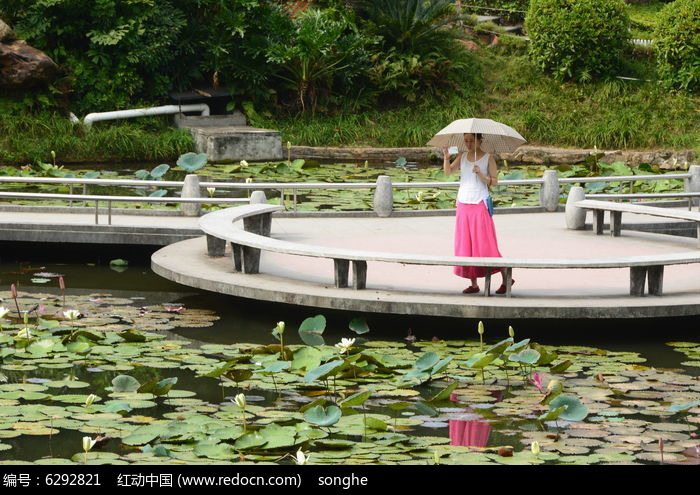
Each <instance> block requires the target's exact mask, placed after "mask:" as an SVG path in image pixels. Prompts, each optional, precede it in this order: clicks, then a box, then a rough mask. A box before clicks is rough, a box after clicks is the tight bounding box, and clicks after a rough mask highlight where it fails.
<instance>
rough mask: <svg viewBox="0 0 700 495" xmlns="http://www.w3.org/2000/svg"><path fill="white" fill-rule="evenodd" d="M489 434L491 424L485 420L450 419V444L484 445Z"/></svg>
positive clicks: (487, 440) (464, 445) (465, 445)
mask: <svg viewBox="0 0 700 495" xmlns="http://www.w3.org/2000/svg"><path fill="white" fill-rule="evenodd" d="M490 435H491V425H490V424H489V423H486V422H485V421H476V420H468V421H463V420H459V419H451V420H450V445H461V446H463V447H486V445H487V444H488V442H489V436H490Z"/></svg>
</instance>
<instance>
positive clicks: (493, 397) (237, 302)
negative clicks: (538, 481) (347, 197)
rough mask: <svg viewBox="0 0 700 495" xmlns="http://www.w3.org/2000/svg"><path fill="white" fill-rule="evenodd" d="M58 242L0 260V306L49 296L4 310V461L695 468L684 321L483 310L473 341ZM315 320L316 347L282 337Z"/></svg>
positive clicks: (697, 391) (697, 411)
mask: <svg viewBox="0 0 700 495" xmlns="http://www.w3.org/2000/svg"><path fill="white" fill-rule="evenodd" d="M66 252H70V253H71V254H70V255H67V254H59V253H58V252H57V251H56V250H52V249H51V248H50V246H29V245H13V249H12V251H11V252H7V251H5V252H3V258H2V262H1V263H0V287H1V288H2V290H0V297H2V298H3V301H2V302H0V305H2V306H5V307H7V308H9V309H12V310H13V312H14V311H15V310H14V304H15V302H14V300H13V299H12V297H11V294H10V291H9V286H10V284H17V286H18V289H19V293H20V295H19V298H18V302H19V305H20V307H21V309H22V310H27V309H29V308H31V307H32V306H33V305H36V304H40V305H43V306H45V307H44V308H41V309H43V315H44V318H42V321H41V323H39V320H36V319H35V318H34V316H35V315H34V314H31V313H30V315H31V318H30V321H29V324H28V325H24V324H22V323H21V322H20V321H18V320H17V319H13V320H7V319H5V320H3V326H4V327H3V328H4V329H3V331H2V332H1V333H0V356H2V359H3V361H2V363H3V364H2V366H1V367H0V373H2V376H0V380H2V377H4V378H5V383H0V462H13V461H16V460H19V461H22V462H30V461H31V462H38V463H57V464H61V463H83V462H84V461H85V453H84V452H83V451H82V448H81V445H82V437H84V436H86V435H89V436H90V437H92V438H95V437H97V436H101V437H110V438H111V439H110V440H107V441H106V444H105V445H104V446H102V447H95V449H94V450H91V451H90V452H89V453H88V456H87V462H89V463H108V464H115V463H116V464H118V463H150V462H153V463H172V462H186V463H221V462H240V461H241V460H245V461H246V462H255V463H258V462H273V463H290V462H292V459H291V457H290V455H293V454H295V453H296V452H297V451H298V450H302V451H303V452H304V453H306V454H307V455H310V456H311V457H310V462H311V463H319V464H337V463H347V464H363V463H381V464H392V463H399V464H403V463H409V464H413V463H415V464H433V463H436V462H438V463H441V464H496V463H498V464H538V463H564V464H597V463H658V462H660V461H661V455H662V454H661V452H660V450H659V439H660V438H661V439H662V440H663V442H664V452H663V455H664V459H663V461H664V462H680V463H695V462H696V461H697V459H698V458H697V456H696V455H695V451H694V450H693V449H694V447H695V446H696V445H698V444H700V439H698V438H697V435H696V434H697V433H698V429H699V428H700V427H699V426H698V425H700V402H697V403H696V401H700V380H698V376H699V375H700V344H698V340H699V339H698V333H697V331H698V319H697V318H681V319H666V320H650V321H639V320H635V321H628V320H622V319H620V320H615V321H612V320H610V321H583V320H582V321H518V322H507V321H499V320H493V321H486V322H484V323H485V332H484V339H485V344H484V345H483V347H482V345H481V344H480V342H479V334H478V333H477V326H478V322H477V321H473V320H456V319H445V318H442V319H435V318H415V317H397V316H387V315H370V314H366V315H360V314H347V313H343V312H336V311H329V310H323V309H318V310H317V309H314V308H298V307H292V306H284V305H269V304H263V303H256V302H251V301H248V300H243V299H237V298H231V297H227V296H222V295H218V294H213V293H209V292H204V291H198V290H193V289H190V288H187V287H183V286H180V285H178V284H174V283H172V282H169V281H166V280H164V279H161V278H160V277H158V276H156V275H154V274H153V273H152V272H151V271H150V269H149V268H148V257H149V252H148V251H147V250H144V249H125V248H123V247H115V248H110V247H105V248H104V249H101V250H100V254H95V250H94V249H82V250H81V249H79V248H78V247H76V248H75V249H70V250H63V251H62V253H66ZM19 253H21V254H19ZM116 258H122V259H128V261H129V265H128V268H127V269H125V270H124V267H117V266H112V267H111V268H110V265H109V261H110V260H112V259H116ZM58 274H61V275H63V277H64V280H65V283H66V286H67V289H66V293H67V294H66V299H67V301H66V303H65V306H64V304H63V301H62V296H63V294H62V291H61V290H60V288H59V286H58V279H57V275H58ZM65 309H77V310H79V311H80V312H81V313H82V317H81V318H79V319H77V320H67V317H65V316H64V315H63V313H62V312H63V310H65ZM319 314H322V315H324V316H325V325H324V326H325V330H324V331H323V333H322V338H323V339H324V340H325V343H326V344H327V345H325V346H318V345H310V344H308V343H307V340H306V339H307V338H310V337H313V336H309V335H308V334H307V335H306V338H302V337H300V334H299V333H298V332H297V330H298V328H299V327H300V325H306V326H307V329H308V328H310V327H309V325H311V328H312V327H314V321H311V322H310V323H309V321H308V320H307V319H308V318H311V317H316V318H315V323H316V324H317V323H319V320H318V318H317V315H319ZM356 318H358V320H355V319H356ZM305 320H307V321H306V322H305V323H304V324H303V323H302V322H304V321H305ZM351 320H355V328H356V329H357V328H358V325H359V328H363V327H364V325H365V324H366V326H367V327H368V328H369V329H370V331H369V332H368V333H362V334H356V333H354V332H353V331H352V330H350V328H349V323H350V322H351ZM52 321H53V323H51V322H52ZM278 321H285V322H286V326H285V330H284V333H283V338H284V345H285V346H286V347H284V348H282V347H281V346H279V345H271V344H279V342H277V340H275V338H274V337H273V336H272V334H271V332H272V330H273V329H274V328H275V326H276V325H277V322H278ZM8 322H9V323H8ZM358 322H359V323H358ZM509 325H512V326H513V327H515V329H514V330H515V338H514V339H512V340H510V341H506V342H505V344H504V345H501V347H502V348H503V349H500V348H499V349H494V347H497V346H494V344H496V343H497V342H499V341H503V339H508V327H509ZM24 327H29V328H30V332H31V333H33V334H34V335H33V336H32V337H31V338H32V339H33V340H31V341H30V340H28V339H22V338H20V337H18V336H17V333H18V332H21V331H22V329H23V328H24ZM409 329H410V330H409ZM313 330H314V328H312V332H311V333H313ZM315 330H319V327H318V325H317V326H316V327H315ZM359 331H362V330H359ZM81 332H87V333H82V334H81ZM409 333H410V334H412V335H413V336H415V337H417V340H415V341H414V342H409V341H407V340H406V338H405V337H406V336H407V335H408V334H409ZM434 337H435V338H434ZM343 338H355V339H357V340H356V341H355V343H354V344H353V345H352V346H351V347H350V348H349V349H348V350H346V351H343V349H342V348H338V347H337V346H334V344H336V343H338V342H340V341H341V339H343ZM361 339H366V342H363V341H362V340H361ZM523 339H531V340H530V341H529V342H525V340H523ZM535 342H539V343H540V344H542V345H543V346H544V347H542V346H538V345H536V344H535ZM669 343H671V345H669ZM23 346H26V347H23ZM285 349H286V350H285ZM482 349H483V352H482ZM489 349H491V350H490V351H489ZM489 352H490V354H489ZM533 352H536V353H537V355H536V356H535V358H538V361H537V363H535V364H538V365H537V366H536V367H532V366H531V363H532V362H533V361H532V359H533V354H532V353H533ZM285 353H286V354H285ZM528 353H530V354H529V355H528ZM553 353H556V357H553V356H554V354H553ZM492 354H493V357H491V356H492ZM495 354H498V356H499V357H495ZM480 356H481V357H480ZM547 356H550V358H551V359H552V360H551V362H549V363H547V364H545V363H546V362H547V359H544V358H546V357H547ZM282 358H284V359H282ZM499 358H500V359H502V360H503V363H506V364H510V366H503V365H502V363H501V362H500V361H499ZM567 362H569V364H568V366H567V364H566V363H567ZM324 363H325V364H324ZM333 363H335V364H333ZM323 366H326V369H325V370H323V369H319V368H322V367H323ZM557 366H558V367H559V368H558V369H557ZM482 370H483V375H482ZM535 371H537V373H538V374H537V375H535V374H534V372H535ZM204 375H210V376H209V377H207V376H204ZM433 375H434V376H433ZM175 379H177V380H176V381H175ZM530 380H532V382H533V383H531V382H530ZM555 380H556V381H555ZM557 382H558V383H559V384H560V385H557ZM538 385H539V387H543V390H542V391H540V390H539V388H538ZM144 386H145V388H144ZM548 386H549V388H551V389H552V392H551V393H550V396H549V400H551V403H549V404H547V403H546V402H547V399H546V398H547V395H546V392H547V387H548ZM137 389H138V390H137ZM559 389H561V390H562V392H561V393H560V394H559V396H558V397H555V396H556V395H557V392H558V390H559ZM90 394H95V395H96V396H98V398H97V399H96V400H95V402H94V403H93V404H91V405H86V400H88V397H89V395H90ZM238 394H244V395H245V397H246V406H245V409H244V410H242V409H241V407H240V404H238V405H237V404H236V402H235V401H234V397H235V396H237V395H238ZM552 398H553V400H552ZM557 400H558V401H559V402H556V401H557ZM552 404H554V405H552ZM338 405H339V406H341V407H337V406H338ZM554 406H556V407H554ZM671 407H676V408H677V410H674V411H671V410H669V408H671ZM557 410H559V413H558V414H559V416H558V417H557V413H556V411H557ZM547 414H549V415H550V416H549V417H547V416H546V415H547ZM567 414H568V415H567ZM581 415H583V417H581ZM47 440H48V441H47ZM534 442H537V445H539V448H540V453H539V454H537V455H535V454H533V453H532V451H531V445H532V444H533V443H534Z"/></svg>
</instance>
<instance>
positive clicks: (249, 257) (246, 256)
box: [241, 246, 260, 274]
mask: <svg viewBox="0 0 700 495" xmlns="http://www.w3.org/2000/svg"><path fill="white" fill-rule="evenodd" d="M241 247H242V250H243V256H242V258H243V273H250V274H256V273H260V250H259V249H256V248H252V247H248V246H241Z"/></svg>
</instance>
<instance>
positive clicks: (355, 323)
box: [350, 318, 369, 335]
mask: <svg viewBox="0 0 700 495" xmlns="http://www.w3.org/2000/svg"><path fill="white" fill-rule="evenodd" d="M350 330H352V331H353V332H355V333H356V334H357V335H363V334H365V333H368V332H369V326H367V320H365V319H364V318H354V319H353V320H352V321H350Z"/></svg>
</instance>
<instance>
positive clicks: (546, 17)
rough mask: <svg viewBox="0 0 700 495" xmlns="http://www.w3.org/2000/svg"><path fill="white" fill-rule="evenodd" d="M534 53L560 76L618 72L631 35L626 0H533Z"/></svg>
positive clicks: (586, 77)
mask: <svg viewBox="0 0 700 495" xmlns="http://www.w3.org/2000/svg"><path fill="white" fill-rule="evenodd" d="M525 25H526V27H527V33H528V36H529V37H530V40H531V42H530V57H531V59H532V61H533V62H534V63H535V65H537V66H538V67H539V68H540V69H542V70H544V71H546V72H550V73H552V74H553V75H554V76H555V77H556V78H557V79H559V80H566V79H573V80H577V81H581V82H585V81H589V80H591V79H593V78H595V77H600V76H606V75H613V74H614V71H615V69H616V67H617V66H618V64H619V60H620V58H621V54H622V51H623V50H624V48H625V47H626V45H627V43H628V38H629V18H628V16H627V10H626V8H625V3H624V2H623V0H532V1H531V2H530V9H529V11H528V13H527V18H526V21H525Z"/></svg>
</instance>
